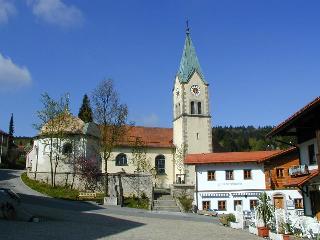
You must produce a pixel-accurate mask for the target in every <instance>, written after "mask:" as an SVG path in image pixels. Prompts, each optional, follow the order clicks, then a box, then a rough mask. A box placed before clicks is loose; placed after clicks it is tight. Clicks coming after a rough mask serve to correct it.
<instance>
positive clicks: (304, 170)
mask: <svg viewBox="0 0 320 240" xmlns="http://www.w3.org/2000/svg"><path fill="white" fill-rule="evenodd" d="M307 174H309V169H308V166H307V165H298V166H293V167H291V168H289V175H290V176H291V177H296V176H302V175H307Z"/></svg>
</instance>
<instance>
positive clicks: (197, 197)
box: [194, 165, 199, 209]
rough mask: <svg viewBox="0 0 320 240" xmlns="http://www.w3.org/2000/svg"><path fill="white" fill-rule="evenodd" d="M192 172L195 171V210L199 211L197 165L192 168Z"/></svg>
mask: <svg viewBox="0 0 320 240" xmlns="http://www.w3.org/2000/svg"><path fill="white" fill-rule="evenodd" d="M194 168H195V169H194V170H195V174H196V206H197V209H199V207H198V171H197V165H195V166H194Z"/></svg>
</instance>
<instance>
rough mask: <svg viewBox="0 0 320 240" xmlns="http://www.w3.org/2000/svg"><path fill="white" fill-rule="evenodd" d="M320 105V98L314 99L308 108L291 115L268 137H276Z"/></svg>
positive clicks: (305, 107)
mask: <svg viewBox="0 0 320 240" xmlns="http://www.w3.org/2000/svg"><path fill="white" fill-rule="evenodd" d="M319 105H320V96H319V97H317V98H316V99H314V100H313V101H312V102H310V103H308V104H307V105H306V106H304V107H303V108H301V109H300V110H299V111H297V112H296V113H294V114H293V115H291V116H290V117H289V118H287V119H286V120H284V121H283V122H282V123H280V124H279V125H278V126H276V127H275V128H273V129H272V131H271V132H269V133H268V134H267V137H272V136H274V135H276V134H277V133H279V132H280V131H281V130H283V129H285V128H286V127H288V126H289V125H290V124H292V123H293V121H295V120H296V119H298V118H299V117H301V116H302V115H303V114H304V113H306V112H308V111H310V110H312V109H313V108H314V107H316V106H319Z"/></svg>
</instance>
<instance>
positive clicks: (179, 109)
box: [178, 103, 181, 116]
mask: <svg viewBox="0 0 320 240" xmlns="http://www.w3.org/2000/svg"><path fill="white" fill-rule="evenodd" d="M180 114H181V106H180V103H178V116H179V115H180Z"/></svg>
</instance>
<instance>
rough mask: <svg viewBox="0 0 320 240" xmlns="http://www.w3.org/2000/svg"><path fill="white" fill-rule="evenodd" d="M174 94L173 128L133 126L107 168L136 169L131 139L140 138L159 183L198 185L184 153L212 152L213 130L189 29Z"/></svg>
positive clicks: (166, 185)
mask: <svg viewBox="0 0 320 240" xmlns="http://www.w3.org/2000/svg"><path fill="white" fill-rule="evenodd" d="M172 98H173V128H152V127H132V128H130V129H129V131H128V133H127V137H126V139H128V142H125V143H122V144H120V145H119V146H118V147H116V148H115V149H114V151H113V153H112V156H113V158H111V161H109V162H108V171H110V172H111V173H113V172H114V173H116V172H120V171H125V172H128V173H133V172H135V171H136V167H135V166H133V165H132V164H130V162H131V161H130V159H132V144H130V141H133V140H134V139H135V138H139V139H140V140H141V141H142V142H143V143H144V145H145V147H146V153H147V158H148V160H149V161H150V163H151V165H153V167H154V170H155V174H156V176H155V186H156V187H159V188H170V185H172V184H175V183H187V184H190V185H195V175H194V174H195V169H194V166H189V165H185V164H184V162H183V161H184V157H185V156H186V155H187V154H192V153H210V152H212V135H211V134H212V130H211V115H210V105H209V84H208V82H207V81H206V80H205V78H204V75H203V73H202V71H201V67H200V63H199V60H198V58H197V54H196V51H195V48H194V45H193V43H192V40H191V36H190V32H189V29H187V31H186V39H185V43H184V48H183V53H182V57H181V60H180V66H179V69H178V72H177V75H176V77H175V79H174V88H173V91H172ZM102 169H104V167H103V168H102Z"/></svg>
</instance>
